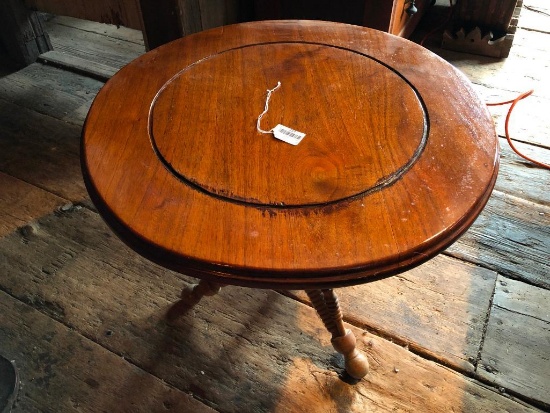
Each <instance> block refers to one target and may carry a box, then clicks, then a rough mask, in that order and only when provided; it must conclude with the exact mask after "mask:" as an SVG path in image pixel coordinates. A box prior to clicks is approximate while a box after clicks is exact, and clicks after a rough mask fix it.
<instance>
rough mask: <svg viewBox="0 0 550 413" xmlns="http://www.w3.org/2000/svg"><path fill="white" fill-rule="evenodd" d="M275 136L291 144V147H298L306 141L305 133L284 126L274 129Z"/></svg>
mask: <svg viewBox="0 0 550 413" xmlns="http://www.w3.org/2000/svg"><path fill="white" fill-rule="evenodd" d="M272 132H273V136H275V137H276V138H277V139H279V140H282V141H284V142H286V143H290V144H291V145H298V144H299V143H300V142H301V141H302V139H304V136H306V134H305V133H302V132H298V131H297V130H294V129H291V128H289V127H287V126H284V125H281V124H279V125H277V126H275V127H274V128H273V129H272Z"/></svg>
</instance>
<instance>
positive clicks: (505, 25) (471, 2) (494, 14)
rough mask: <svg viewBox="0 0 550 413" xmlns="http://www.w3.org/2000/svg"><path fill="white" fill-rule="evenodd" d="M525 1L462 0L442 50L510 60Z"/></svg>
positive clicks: (443, 42)
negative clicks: (509, 56) (508, 58)
mask: <svg viewBox="0 0 550 413" xmlns="http://www.w3.org/2000/svg"><path fill="white" fill-rule="evenodd" d="M522 4H523V0H460V1H458V3H457V5H456V7H457V15H456V20H455V22H454V25H453V26H454V28H453V30H452V31H451V32H449V31H446V32H445V33H444V34H443V41H442V47H443V48H444V49H449V50H456V51H459V52H467V53H473V54H479V55H483V56H490V57H497V58H505V57H508V55H509V53H510V49H511V48H512V43H513V40H514V33H515V31H516V28H517V22H518V19H519V14H520V11H521V6H522Z"/></svg>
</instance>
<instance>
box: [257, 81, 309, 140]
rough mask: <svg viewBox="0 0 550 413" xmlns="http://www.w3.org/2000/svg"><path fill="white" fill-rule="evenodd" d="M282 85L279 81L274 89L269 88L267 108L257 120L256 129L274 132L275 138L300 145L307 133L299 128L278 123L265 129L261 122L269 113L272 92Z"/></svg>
mask: <svg viewBox="0 0 550 413" xmlns="http://www.w3.org/2000/svg"><path fill="white" fill-rule="evenodd" d="M280 87H281V82H277V86H275V87H274V88H273V89H268V90H267V96H266V98H265V108H264V111H263V112H262V113H261V114H260V115H259V116H258V121H257V122H256V129H257V130H258V132H260V133H265V134H271V133H272V134H273V136H275V138H277V139H279V140H281V141H283V142H286V143H290V144H291V145H298V144H299V143H300V142H301V141H302V139H304V136H306V134H305V133H303V132H299V131H297V130H294V129H292V128H289V127H288V126H284V125H281V124H278V125H277V126H275V127H274V128H271V129H270V130H263V129H262V127H261V125H260V123H261V121H262V117H263V116H264V115H265V114H266V113H267V111H268V110H269V100H270V99H271V94H272V93H273V92H275V91H276V90H277V89H279V88H280Z"/></svg>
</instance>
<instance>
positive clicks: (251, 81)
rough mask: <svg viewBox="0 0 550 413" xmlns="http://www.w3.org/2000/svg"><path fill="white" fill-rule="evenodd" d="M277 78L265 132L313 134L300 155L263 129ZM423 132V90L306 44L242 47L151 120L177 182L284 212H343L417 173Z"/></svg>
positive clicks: (178, 85)
mask: <svg viewBox="0 0 550 413" xmlns="http://www.w3.org/2000/svg"><path fill="white" fill-rule="evenodd" d="M259 61H262V62H269V65H266V64H262V65H259V64H258V62H259ZM327 73H330V74H331V76H330V77H327ZM258 79H260V80H261V81H260V82H259V81H258ZM279 81H280V82H281V84H282V86H281V88H279V89H278V90H277V91H275V92H274V93H273V94H272V96H271V100H270V109H269V112H268V113H267V114H266V115H265V116H264V117H263V119H262V127H263V128H264V129H270V128H271V127H273V126H275V125H276V124H279V123H280V124H284V125H286V126H289V127H291V128H294V129H296V130H299V131H302V132H304V133H306V137H305V139H304V140H303V141H302V142H301V143H300V144H299V145H298V146H292V145H289V144H287V143H284V142H281V141H277V140H275V139H274V138H273V137H272V136H271V135H263V134H260V133H259V132H258V131H257V130H256V120H257V118H258V115H259V114H260V113H261V112H262V110H263V108H264V104H265V99H266V89H268V88H273V87H274V86H275V85H276V84H277V82H279ZM212 99H216V101H215V102H213V101H212ZM380 119H384V122H380ZM427 131H428V120H427V114H426V111H425V109H424V106H423V104H422V102H421V100H420V98H419V96H418V94H417V92H416V91H415V90H414V88H413V87H412V85H411V84H410V83H409V82H408V81H407V80H406V79H405V78H404V77H403V76H401V75H400V74H399V73H397V72H395V71H394V70H393V69H392V68H391V67H389V66H387V65H386V64H384V63H382V62H379V61H377V60H376V59H373V58H372V57H369V56H368V55H366V54H363V53H359V52H357V51H354V50H350V49H346V48H341V47H334V46H328V45H325V44H316V43H307V42H288V43H286V42H277V43H264V44H253V45H246V46H242V47H238V48H234V49H230V50H226V51H223V52H220V53H218V54H215V55H211V56H209V57H206V58H204V59H201V60H199V61H198V62H195V63H193V64H191V65H189V66H187V67H185V68H184V69H183V70H181V71H179V72H178V73H177V74H176V75H175V76H173V77H172V78H171V79H170V80H169V81H168V82H167V83H166V84H165V85H164V86H163V87H162V88H161V89H160V91H159V93H158V94H157V96H156V97H155V99H154V101H153V103H152V105H151V110H150V113H149V133H150V137H151V141H152V143H153V147H154V149H155V151H156V153H157V156H158V157H159V159H160V160H161V161H162V162H163V163H164V164H165V166H167V168H168V169H169V170H170V171H171V173H173V174H174V175H176V176H177V177H178V178H179V179H181V180H182V181H184V182H186V183H187V184H188V185H190V186H193V187H195V188H196V189H199V190H201V191H203V192H205V193H208V194H210V195H212V196H214V197H218V198H222V199H225V200H228V201H231V202H238V203H246V204H254V205H258V206H262V205H264V206H269V207H280V208H292V207H303V206H316V205H325V204H331V203H337V202H340V201H342V200H346V199H349V198H353V197H356V196H359V195H365V194H367V193H369V192H373V191H376V190H378V189H381V188H384V187H386V186H388V185H391V184H392V183H393V182H395V181H396V180H397V179H399V177H400V176H402V175H403V174H404V173H405V172H406V171H407V170H408V169H409V168H410V167H411V166H412V165H413V164H414V162H415V161H416V159H417V158H418V156H419V155H420V153H421V151H422V149H423V148H424V146H425V145H426V140H427ZM205 135H207V136H209V139H208V140H209V142H208V144H205V139H204V136H205ZM243 141H244V142H245V144H244V145H243ZM242 148H244V150H243V149H242ZM388 154H391V156H389V157H388ZM280 159H286V160H287V162H285V163H282V162H280ZM289 165H291V166H292V167H290V168H289ZM275 181H276V183H274V182H275Z"/></svg>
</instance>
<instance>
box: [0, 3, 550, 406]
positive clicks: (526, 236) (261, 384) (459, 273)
mask: <svg viewBox="0 0 550 413" xmlns="http://www.w3.org/2000/svg"><path fill="white" fill-rule="evenodd" d="M546 1H547V0H525V1H524V5H525V6H524V8H523V11H522V16H521V19H520V26H521V27H520V29H519V30H518V32H517V35H516V38H515V41H514V46H513V48H512V52H511V55H510V57H509V58H508V59H504V60H497V59H490V58H484V57H479V56H473V55H467V54H461V53H455V52H449V51H443V50H439V49H437V48H436V47H432V45H433V44H435V42H434V41H427V43H426V45H427V46H428V47H429V48H431V49H432V50H434V51H435V52H436V53H438V54H440V55H441V56H442V57H443V58H445V59H447V60H448V61H450V62H451V63H453V64H454V65H455V66H457V67H458V68H460V69H461V70H462V71H463V72H464V73H465V74H466V75H467V76H468V77H469V78H470V79H471V80H472V82H473V83H474V84H475V88H476V89H477V90H478V91H479V93H480V94H481V96H483V98H484V99H485V100H486V101H499V100H506V99H509V98H512V97H515V95H517V94H518V93H519V92H522V91H525V90H528V89H531V88H534V89H535V93H534V95H533V96H532V97H530V98H528V99H527V100H525V101H523V102H522V103H521V104H519V105H518V107H517V109H516V111H515V113H514V115H513V119H512V122H511V131H512V133H513V136H514V138H515V139H516V140H517V142H518V143H517V146H518V147H519V148H520V149H521V150H523V151H525V152H526V153H527V154H530V155H532V156H534V157H537V158H538V159H540V160H542V161H545V162H547V163H548V162H550V133H549V131H548V129H549V128H550V123H549V116H548V108H550V80H549V77H548V73H550V71H549V66H550V32H549V29H548V28H549V27H550V24H549V23H550V16H549V15H548V13H550V8H549V6H548V5H547V4H546ZM535 8H536V9H538V10H539V11H540V10H542V11H544V12H545V13H546V14H544V13H540V12H536V11H534V9H535ZM47 28H48V31H49V33H50V36H51V40H52V43H53V45H54V48H55V50H54V52H49V53H48V54H46V55H44V56H42V58H41V60H40V62H38V63H35V64H33V65H31V66H29V67H27V68H25V69H23V70H20V71H17V72H13V73H6V71H5V70H4V69H2V70H0V355H3V356H4V357H6V358H8V359H10V360H15V363H16V365H17V367H18V369H19V373H20V378H21V387H20V390H19V396H18V400H17V403H16V405H15V408H14V409H13V411H14V412H165V411H174V412H308V413H309V412H338V413H343V412H386V411H388V412H389V411H391V412H396V411H397V412H488V413H489V412H491V413H492V412H527V411H550V192H549V191H548V187H549V183H550V172H549V171H546V170H542V169H540V168H537V167H534V166H532V165H530V164H529V163H527V162H525V161H523V160H521V159H520V158H518V157H517V156H516V155H515V154H514V153H513V152H512V151H511V150H510V149H509V147H508V145H507V144H506V142H505V140H504V139H501V143H502V166H501V172H500V175H499V179H498V181H497V184H496V190H495V191H494V194H493V196H492V198H491V199H490V201H489V204H488V206H487V208H486V209H485V211H484V212H483V213H482V215H481V216H480V217H479V219H478V220H477V221H476V223H475V224H474V225H473V227H472V228H471V229H470V230H469V231H468V232H467V233H466V234H465V235H464V236H463V237H462V238H461V239H460V240H459V241H458V242H457V243H456V244H455V245H453V246H452V247H451V248H449V249H448V250H447V251H446V252H445V253H444V254H442V255H440V256H439V257H437V258H435V259H433V260H432V261H430V262H429V263H427V264H425V265H423V266H421V267H418V268H416V269H414V270H412V271H410V272H408V273H405V274H402V275H401V276H396V277H393V278H391V279H387V280H384V281H379V282H376V283H372V284H370V285H364V286H359V287H351V288H345V289H341V290H340V291H339V296H340V299H341V303H342V306H343V309H344V311H345V317H346V321H347V322H348V323H349V328H351V329H352V330H353V331H354V332H355V334H356V336H357V337H358V339H359V346H360V348H361V349H363V350H364V351H365V352H366V353H368V355H369V358H370V360H371V368H372V369H371V373H370V374H369V375H368V376H367V377H366V379H364V380H363V381H361V382H360V383H358V384H355V385H350V384H347V383H345V382H344V381H342V380H340V379H339V378H338V372H339V371H340V370H341V368H342V365H341V363H342V360H341V359H339V358H338V357H336V356H335V355H334V352H333V350H332V347H331V346H330V340H329V337H328V333H327V332H325V330H324V328H323V327H322V324H321V322H320V321H319V320H318V319H317V317H316V314H315V312H314V310H313V309H312V308H311V307H310V306H309V305H308V302H307V298H306V297H305V295H304V294H302V293H299V292H295V293H281V292H275V291H262V290H250V289H244V288H237V287H227V288H225V289H223V290H222V292H221V293H220V294H219V295H217V296H214V297H211V298H208V299H207V300H205V301H203V302H201V303H200V304H199V305H198V306H197V307H196V308H194V309H193V310H192V312H190V313H188V314H186V315H185V316H184V317H182V318H180V319H178V320H177V321H175V322H173V323H168V322H166V321H165V313H166V311H167V309H168V308H169V307H170V304H171V303H173V302H174V301H176V300H177V298H178V293H179V291H180V290H181V288H182V287H183V286H184V285H185V284H186V283H189V282H190V281H192V280H191V279H190V278H187V277H185V276H182V275H179V274H176V273H173V272H169V271H165V270H163V269H161V268H159V267H158V266H156V265H153V264H151V263H149V262H147V261H145V260H144V259H141V258H140V257H138V256H136V254H135V253H133V252H132V251H130V250H129V249H128V248H127V247H125V246H124V245H123V244H122V243H121V242H120V241H118V239H117V238H116V237H114V236H113V235H112V234H111V232H110V231H109V229H108V228H107V227H106V226H105V224H104V223H103V222H102V220H101V219H100V217H99V216H98V214H97V213H96V212H95V210H94V208H93V206H92V204H91V202H90V200H89V198H88V196H87V193H86V190H85V188H84V185H83V182H82V177H81V173H80V165H79V135H80V131H81V128H82V124H83V121H84V118H85V116H86V113H87V110H88V108H89V106H90V104H91V101H92V100H93V98H94V96H95V94H96V93H97V91H98V90H99V89H100V88H101V86H102V85H103V82H104V81H105V80H106V79H108V78H109V77H110V76H111V75H112V74H113V73H115V72H116V70H118V69H119V68H120V67H121V66H122V65H124V64H125V63H126V62H128V61H130V60H131V59H133V58H134V57H136V56H138V55H140V54H142V53H143V52H144V46H143V40H142V38H141V34H140V33H139V32H136V31H132V30H128V29H124V28H121V29H116V28H114V27H111V26H105V25H99V24H95V23H91V22H82V21H77V20H74V19H70V18H62V17H56V18H53V19H52V20H50V21H49V22H48V24H47ZM0 66H1V65H0ZM128 93H131V91H128ZM491 112H492V113H494V118H495V122H496V125H497V131H498V132H499V134H502V133H503V119H504V115H505V108H501V107H496V108H491ZM449 162H452V159H450V160H449Z"/></svg>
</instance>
